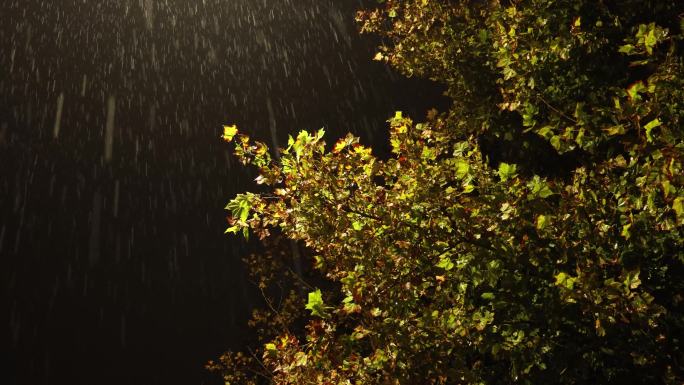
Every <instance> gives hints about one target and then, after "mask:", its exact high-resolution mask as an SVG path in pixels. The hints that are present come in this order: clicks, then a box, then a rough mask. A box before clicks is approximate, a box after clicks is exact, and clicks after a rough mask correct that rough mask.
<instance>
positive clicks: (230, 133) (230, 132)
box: [222, 124, 238, 142]
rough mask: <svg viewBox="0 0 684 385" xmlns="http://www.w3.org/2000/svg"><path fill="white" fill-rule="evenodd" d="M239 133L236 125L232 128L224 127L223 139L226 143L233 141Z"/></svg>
mask: <svg viewBox="0 0 684 385" xmlns="http://www.w3.org/2000/svg"><path fill="white" fill-rule="evenodd" d="M237 132H238V129H237V126H236V125H234V124H233V125H232V126H223V136H222V138H223V140H225V141H226V142H230V141H231V140H233V137H234V136H235V134H237Z"/></svg>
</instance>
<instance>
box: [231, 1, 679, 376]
mask: <svg viewBox="0 0 684 385" xmlns="http://www.w3.org/2000/svg"><path fill="white" fill-rule="evenodd" d="M683 13H684V4H682V3H680V2H679V1H674V0H673V1H630V0H626V1H619V2H618V1H608V0H605V1H597V0H591V1H560V0H519V1H475V0H471V1H465V0H461V1H458V0H451V1H445V0H439V1H438V0H395V1H390V0H387V1H382V2H380V4H379V6H378V8H377V9H375V10H369V11H364V12H361V13H359V15H358V19H359V21H360V23H361V25H362V30H363V31H366V32H372V33H378V34H380V35H381V36H383V38H384V41H385V44H386V45H384V46H383V47H381V48H380V51H379V53H378V55H376V59H378V60H384V61H387V62H388V63H389V64H390V65H392V66H393V67H394V68H396V69H398V70H400V71H401V72H403V73H405V74H406V75H409V76H413V75H417V76H426V77H430V78H432V79H434V80H437V81H440V82H442V83H444V84H446V85H447V87H448V94H449V96H450V97H452V98H453V100H454V103H453V106H452V108H451V109H450V111H448V112H445V113H443V114H438V113H436V112H434V111H433V112H430V113H429V114H428V117H427V119H426V121H424V122H421V123H415V122H413V121H412V120H411V119H409V118H407V117H404V116H403V115H402V114H401V113H397V114H396V116H394V117H393V118H392V119H390V120H389V121H388V123H389V140H390V144H391V148H392V156H390V157H389V159H386V160H383V159H379V158H377V157H376V156H374V155H373V153H372V151H371V149H370V148H368V147H365V146H363V145H362V144H360V143H359V139H358V138H355V137H353V136H351V135H348V136H347V137H345V138H343V139H340V140H338V141H337V142H336V143H334V144H332V145H326V143H325V142H324V141H323V136H324V133H323V131H319V132H317V133H307V132H301V133H300V134H299V135H298V136H297V137H296V138H291V139H290V141H289V143H288V147H287V148H286V149H284V150H282V151H281V153H280V157H279V159H278V160H274V159H272V158H271V156H270V155H269V152H268V149H267V148H266V146H265V145H264V144H262V143H258V142H253V141H251V140H250V139H249V138H248V137H247V136H245V135H242V134H239V133H238V134H237V135H236V137H235V139H234V140H235V142H236V154H237V156H238V157H239V158H240V159H241V160H242V162H243V163H244V164H249V165H252V166H255V167H256V168H257V169H258V170H259V177H258V178H257V183H259V184H262V185H265V186H266V187H267V191H268V193H261V194H256V193H247V194H241V195H238V196H237V197H236V198H235V199H234V200H233V201H232V202H231V203H230V204H229V205H228V209H230V210H231V212H232V218H233V219H232V220H231V222H232V223H231V227H230V228H229V229H228V232H235V233H237V232H244V233H245V234H247V233H248V232H251V233H253V234H256V235H257V236H258V237H260V238H262V239H268V237H269V236H270V232H271V231H273V230H274V229H277V231H278V232H279V233H282V234H283V235H284V236H286V237H288V238H290V239H293V240H296V241H299V242H301V243H302V244H304V245H306V246H307V248H308V249H309V250H311V251H312V253H313V254H314V255H315V258H314V266H313V267H314V268H315V269H316V270H317V271H318V272H320V273H321V274H322V275H324V276H325V277H326V278H327V279H328V280H330V281H332V282H333V284H332V285H330V287H329V288H328V289H307V290H308V296H307V297H306V298H307V299H308V303H307V305H306V306H302V308H301V310H302V311H304V310H305V309H306V313H305V315H304V317H305V318H306V322H305V324H306V326H305V332H303V333H297V332H294V331H291V330H286V328H284V327H282V325H280V326H278V325H277V324H274V327H275V328H276V329H277V330H278V333H277V335H274V336H273V337H272V338H270V339H269V340H268V341H266V342H265V343H264V344H263V346H262V347H261V349H260V350H259V352H258V355H257V358H258V360H257V361H259V362H254V360H252V362H251V364H250V365H251V366H250V365H248V364H243V363H242V361H240V359H241V357H242V356H237V355H230V356H227V357H228V358H226V359H225V360H224V362H223V364H224V366H223V367H222V368H223V370H224V374H225V376H226V380H227V381H231V382H234V383H259V382H264V383H269V382H270V383H275V384H293V385H294V384H297V385H300V384H513V383H522V384H543V383H559V384H585V383H587V384H588V383H591V384H612V383H615V384H617V383H630V384H631V383H643V384H655V383H667V384H680V383H682V381H684V377H683V373H682V371H683V370H684V367H683V365H684V354H683V353H682V350H681V347H680V346H682V345H684V344H683V343H682V340H681V339H682V330H683V328H682V326H683V325H682V323H683V322H684V314H683V312H682V307H683V303H684V290H683V289H684V274H683V273H684V268H683V263H684V244H683V243H684V241H683V240H684V170H683V167H684V142H683V140H682V139H683V137H684V125H683V122H682V117H683V114H684V106H683V105H682V104H683V103H684V63H683V61H682V60H683V59H682V49H684V44H683V43H682V37H683V35H682V28H683V23H682V16H683ZM231 134H234V133H232V132H231ZM483 138H493V140H498V141H500V143H503V145H504V146H505V145H506V143H510V145H511V146H519V148H518V150H517V151H518V153H517V155H516V157H517V159H520V161H519V162H517V163H518V164H514V163H512V162H492V161H491V159H490V160H489V161H488V159H489V158H491V156H492V155H493V154H490V153H487V152H486V151H483V149H482V146H481V142H482V140H483ZM540 146H542V147H543V146H548V148H550V149H551V151H552V152H553V154H555V155H556V156H560V154H565V153H572V154H574V156H575V158H576V159H577V160H578V161H577V162H576V163H573V164H570V165H569V166H568V164H558V165H551V166H550V167H551V168H554V167H556V168H563V167H566V168H567V169H565V170H561V171H562V172H561V173H559V174H557V173H553V172H548V173H545V174H544V173H539V172H537V171H538V170H539V169H540V168H539V167H537V165H536V164H538V163H544V162H548V161H549V160H548V159H544V158H539V157H538V154H539V153H540V151H538V148H537V147H540ZM547 170H548V168H547ZM558 175H563V176H562V177H559V176H558ZM273 311H274V312H275V313H278V309H273ZM291 313H292V317H291V318H292V319H296V318H297V316H295V315H294V313H296V312H295V311H293V312H291ZM236 357H237V358H236ZM252 367H256V368H258V370H255V372H256V371H258V373H259V374H258V375H256V374H250V373H252V372H250V371H249V370H247V369H245V368H252ZM250 370H252V369H250ZM231 376H232V377H231ZM250 381H252V382H250Z"/></svg>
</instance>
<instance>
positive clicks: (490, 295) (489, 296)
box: [480, 292, 496, 301]
mask: <svg viewBox="0 0 684 385" xmlns="http://www.w3.org/2000/svg"><path fill="white" fill-rule="evenodd" d="M480 297H482V299H486V300H488V301H491V300H493V299H494V298H496V296H495V295H494V293H490V292H486V293H482V295H481V296H480Z"/></svg>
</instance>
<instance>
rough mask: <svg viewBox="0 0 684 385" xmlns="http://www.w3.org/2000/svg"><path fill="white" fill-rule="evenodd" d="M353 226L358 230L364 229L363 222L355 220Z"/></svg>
mask: <svg viewBox="0 0 684 385" xmlns="http://www.w3.org/2000/svg"><path fill="white" fill-rule="evenodd" d="M352 228H353V229H354V230H356V231H360V230H361V229H363V223H361V222H357V221H354V222H352Z"/></svg>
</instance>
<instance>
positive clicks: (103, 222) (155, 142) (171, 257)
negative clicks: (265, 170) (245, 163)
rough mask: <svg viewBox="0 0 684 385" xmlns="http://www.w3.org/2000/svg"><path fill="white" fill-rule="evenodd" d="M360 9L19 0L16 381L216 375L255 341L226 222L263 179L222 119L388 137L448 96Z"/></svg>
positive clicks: (13, 210) (12, 271)
mask: <svg viewBox="0 0 684 385" xmlns="http://www.w3.org/2000/svg"><path fill="white" fill-rule="evenodd" d="M359 6H360V3H359V1H358V0H356V1H352V0H344V1H342V0H60V1H54V0H52V1H50V0H43V1H38V0H2V2H1V3H0V20H1V22H0V309H1V311H0V326H1V327H2V328H1V329H0V330H1V331H2V333H1V334H0V349H1V350H0V351H1V352H2V355H3V357H0V358H2V364H1V365H0V377H1V378H0V382H1V383H3V384H35V385H39V384H72V385H78V384H92V383H97V384H101V385H107V384H130V385H135V384H165V385H173V384H201V383H214V382H215V381H216V379H215V378H213V377H211V376H208V375H207V374H206V373H204V371H203V369H202V365H203V364H204V363H205V362H206V361H207V360H208V359H211V358H214V357H216V356H217V355H218V354H220V352H221V351H223V350H225V349H228V348H231V347H233V348H239V347H240V345H241V344H243V343H244V342H245V340H244V337H243V336H244V335H245V327H244V324H245V321H246V318H247V316H248V314H249V308H250V306H251V305H252V304H253V303H254V299H255V296H254V294H253V291H252V288H251V285H250V283H249V282H248V281H247V280H246V278H245V277H244V274H243V271H242V268H241V262H240V256H241V255H243V254H244V253H246V252H248V250H249V247H248V245H245V244H244V242H242V241H240V240H239V239H237V238H231V237H226V236H224V235H223V230H224V229H225V219H224V218H225V211H224V210H223V206H224V205H225V203H226V202H227V201H228V200H229V198H230V197H232V196H233V195H234V194H236V193H238V192H241V191H244V190H246V189H249V188H251V187H252V186H253V184H252V182H251V181H250V179H251V177H250V175H251V173H249V172H246V171H245V170H243V169H241V168H240V167H238V166H237V164H236V162H235V160H234V159H231V157H230V155H229V154H230V151H231V146H230V145H228V144H225V143H223V142H222V141H221V140H220V139H219V136H220V134H221V125H222V124H224V123H237V124H238V126H239V127H240V128H241V129H242V130H244V131H248V132H249V133H251V134H252V135H254V136H255V137H257V138H260V139H262V140H264V141H266V142H267V143H269V144H272V143H273V141H277V142H278V143H284V141H285V138H286V137H287V135H288V134H292V133H295V132H296V131H298V130H299V129H318V128H320V127H325V128H326V130H327V132H328V134H327V135H328V138H329V139H328V142H334V140H335V138H337V137H340V136H342V135H344V134H345V133H346V132H348V131H350V132H353V133H355V134H357V135H360V136H361V137H362V138H363V140H364V142H365V143H373V144H376V145H377V146H378V148H385V149H386V144H384V141H385V138H386V134H385V132H386V128H385V120H386V119H387V118H388V117H390V116H391V115H392V114H393V112H394V111H395V110H403V111H405V113H408V114H410V115H413V116H415V117H416V118H421V117H422V116H424V114H425V111H426V110H427V109H428V108H430V107H432V106H435V105H438V106H442V107H443V106H444V105H445V100H444V99H443V98H441V97H440V96H439V94H440V89H439V88H438V87H436V86H435V85H433V84H430V83H429V82H426V81H419V80H415V79H404V78H402V77H400V76H398V75H393V74H392V73H391V72H390V71H389V70H388V69H387V68H386V67H385V66H384V65H382V64H380V63H376V62H372V61H371V58H372V57H373V54H374V45H375V44H376V43H377V42H375V41H373V39H372V38H369V37H363V38H361V37H358V36H357V33H356V27H355V25H354V21H353V13H354V10H355V9H356V8H358V7H359ZM60 107H61V108H60ZM60 110H61V111H60ZM60 112H61V113H60ZM60 115H61V116H60ZM108 116H109V118H110V122H109V123H108V121H107V120H108ZM108 125H109V126H110V128H111V130H110V131H109V132H110V134H111V135H109V138H111V158H109V157H108V156H106V152H107V149H106V147H107V145H106V143H107V138H108V135H107V126H108Z"/></svg>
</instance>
